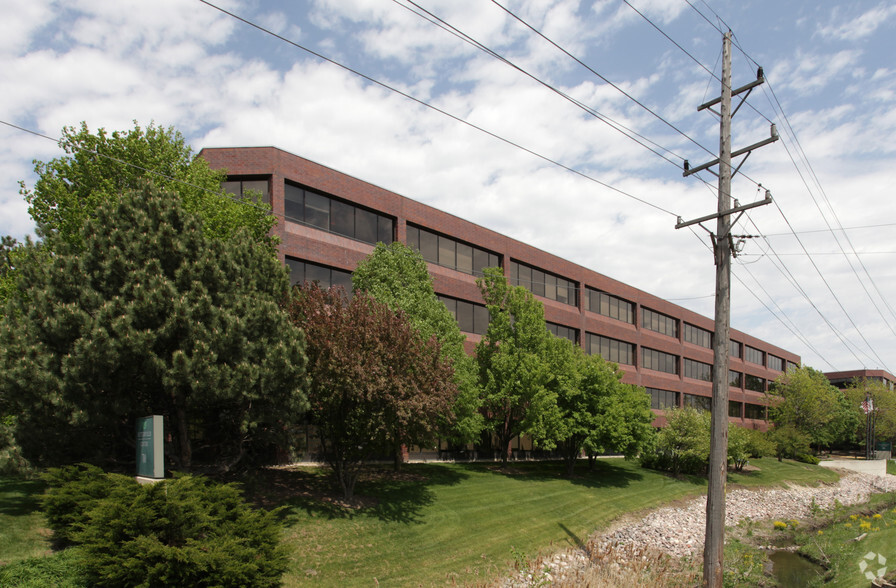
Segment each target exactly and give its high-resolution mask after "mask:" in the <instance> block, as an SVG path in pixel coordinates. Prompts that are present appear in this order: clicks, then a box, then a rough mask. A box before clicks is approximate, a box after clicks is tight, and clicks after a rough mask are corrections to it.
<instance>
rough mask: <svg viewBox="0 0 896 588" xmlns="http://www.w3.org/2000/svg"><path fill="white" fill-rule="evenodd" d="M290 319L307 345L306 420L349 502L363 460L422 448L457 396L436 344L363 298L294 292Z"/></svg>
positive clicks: (314, 290)
mask: <svg viewBox="0 0 896 588" xmlns="http://www.w3.org/2000/svg"><path fill="white" fill-rule="evenodd" d="M291 314H292V318H293V321H294V322H295V324H296V325H297V326H300V327H301V328H303V329H304V331H305V333H306V337H307V340H308V360H309V363H308V370H309V375H310V378H311V385H310V388H309V400H310V403H311V410H310V412H309V418H310V419H311V422H312V423H313V424H314V425H315V426H316V427H317V431H318V434H319V436H320V440H321V445H322V448H323V458H324V460H325V461H326V462H327V463H328V464H329V465H330V467H331V468H332V469H333V473H334V475H335V478H336V481H337V484H338V486H339V488H340V489H341V490H342V492H343V494H344V496H345V498H346V499H347V500H351V499H352V498H353V496H354V487H355V482H356V481H357V478H358V473H359V471H360V467H361V465H362V464H363V463H364V461H366V460H368V459H370V458H371V457H372V456H374V455H376V454H377V453H379V452H382V451H384V450H386V449H387V448H393V447H394V446H395V445H396V444H397V443H403V444H406V445H415V444H416V445H422V444H424V443H426V442H428V441H431V439H432V438H433V436H434V435H435V434H436V431H437V427H438V424H439V418H440V417H441V416H442V415H445V414H450V410H451V406H452V404H453V403H454V401H455V398H456V395H457V388H456V386H455V385H454V383H453V381H452V370H451V364H450V363H449V362H448V361H446V360H445V359H444V358H443V357H442V353H441V349H440V347H439V344H438V340H437V339H436V338H435V337H431V338H430V339H428V340H423V339H421V337H420V336H419V334H418V333H417V332H416V331H415V330H414V328H413V327H412V326H411V324H410V322H409V321H408V319H407V318H406V317H405V316H404V314H403V313H401V312H399V313H396V312H394V311H392V310H391V309H390V308H389V307H388V306H386V305H385V304H383V303H381V302H379V301H377V300H375V299H373V298H372V297H370V296H369V295H368V294H366V293H364V292H356V293H355V295H354V296H352V298H351V299H348V298H347V297H346V296H345V293H344V292H343V291H342V290H341V288H338V287H337V288H331V289H329V290H322V289H321V288H320V287H319V286H318V285H317V284H310V285H304V286H302V287H300V288H297V289H295V290H294V300H293V302H292V305H291Z"/></svg>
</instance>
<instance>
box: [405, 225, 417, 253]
mask: <svg viewBox="0 0 896 588" xmlns="http://www.w3.org/2000/svg"><path fill="white" fill-rule="evenodd" d="M407 239H408V247H410V248H411V249H416V250H417V251H420V229H418V228H417V227H412V226H411V225H408V232H407Z"/></svg>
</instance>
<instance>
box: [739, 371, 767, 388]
mask: <svg viewBox="0 0 896 588" xmlns="http://www.w3.org/2000/svg"><path fill="white" fill-rule="evenodd" d="M744 388H746V389H747V390H752V391H753V392H765V379H764V378H760V377H759V376H751V375H750V374H746V376H745V377H744Z"/></svg>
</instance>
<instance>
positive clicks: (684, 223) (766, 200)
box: [675, 190, 773, 229]
mask: <svg viewBox="0 0 896 588" xmlns="http://www.w3.org/2000/svg"><path fill="white" fill-rule="evenodd" d="M772 202H773V200H772V193H771V192H770V191H768V190H766V191H765V198H763V199H762V200H758V201H756V202H751V203H749V204H741V205H740V206H735V207H734V208H729V209H728V210H726V211H725V212H716V213H714V214H707V215H706V216H701V217H700V218H695V219H694V220H689V221H683V220H681V217H678V222H677V223H676V224H675V228H676V229H683V228H685V227H689V226H691V225H697V224H700V223H703V222H706V221H708V220H712V219H714V218H719V217H720V216H722V215H731V214H735V213H738V212H743V211H744V210H750V209H751V208H756V207H757V206H765V205H766V204H771V203H772Z"/></svg>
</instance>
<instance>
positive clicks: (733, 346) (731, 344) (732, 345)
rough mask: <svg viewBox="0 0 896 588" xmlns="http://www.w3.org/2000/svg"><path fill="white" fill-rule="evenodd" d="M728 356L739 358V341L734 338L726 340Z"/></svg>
mask: <svg viewBox="0 0 896 588" xmlns="http://www.w3.org/2000/svg"><path fill="white" fill-rule="evenodd" d="M728 356H729V357H736V358H737V359H740V343H738V342H737V341H735V340H734V339H730V340H729V341H728Z"/></svg>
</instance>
